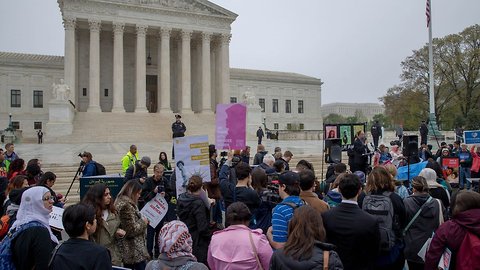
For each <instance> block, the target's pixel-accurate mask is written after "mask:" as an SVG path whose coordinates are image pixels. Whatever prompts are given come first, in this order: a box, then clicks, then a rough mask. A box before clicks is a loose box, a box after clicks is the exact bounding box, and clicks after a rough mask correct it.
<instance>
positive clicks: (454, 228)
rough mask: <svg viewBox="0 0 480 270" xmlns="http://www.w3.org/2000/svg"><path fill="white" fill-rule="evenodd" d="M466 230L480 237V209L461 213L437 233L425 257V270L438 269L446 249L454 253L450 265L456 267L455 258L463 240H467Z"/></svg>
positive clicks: (443, 225) (442, 226) (444, 224)
mask: <svg viewBox="0 0 480 270" xmlns="http://www.w3.org/2000/svg"><path fill="white" fill-rule="evenodd" d="M466 230H468V231H470V232H472V233H474V234H476V235H478V236H480V209H470V210H467V211H464V212H461V213H459V214H457V215H456V216H454V217H453V219H451V220H449V221H447V222H445V223H443V224H442V225H441V226H440V227H439V228H438V229H437V230H436V231H435V236H434V237H433V239H432V243H431V244H430V248H429V249H428V252H427V254H426V256H425V270H428V269H432V270H437V269H438V267H437V265H438V262H439V261H440V257H441V256H442V253H443V251H444V250H445V248H448V249H450V250H451V251H452V261H451V263H450V265H455V258H456V255H457V252H458V250H459V249H460V246H461V244H462V241H463V238H465V234H466ZM477 259H478V258H477Z"/></svg>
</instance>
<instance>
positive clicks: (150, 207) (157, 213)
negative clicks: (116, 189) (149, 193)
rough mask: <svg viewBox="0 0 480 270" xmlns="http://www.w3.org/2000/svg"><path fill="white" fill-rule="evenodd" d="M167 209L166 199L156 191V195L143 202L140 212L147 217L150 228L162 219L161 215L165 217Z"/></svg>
mask: <svg viewBox="0 0 480 270" xmlns="http://www.w3.org/2000/svg"><path fill="white" fill-rule="evenodd" d="M167 211H168V203H167V201H166V200H165V198H164V197H163V196H162V195H160V194H158V193H157V196H155V197H154V198H153V199H151V200H150V201H148V202H147V203H146V204H145V206H144V207H143V208H142V210H140V213H142V215H143V216H144V217H146V218H147V219H148V222H149V223H148V224H149V225H150V226H152V228H155V227H157V225H158V223H160V221H162V219H163V217H165V215H166V214H167Z"/></svg>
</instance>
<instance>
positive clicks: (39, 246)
mask: <svg viewBox="0 0 480 270" xmlns="http://www.w3.org/2000/svg"><path fill="white" fill-rule="evenodd" d="M52 208H53V197H52V196H51V194H50V191H49V190H48V189H47V188H46V187H37V186H35V187H31V188H29V189H27V190H26V191H25V192H23V194H22V199H21V203H20V208H19V209H18V213H17V220H16V221H15V223H13V225H12V228H11V229H10V232H11V233H12V234H13V235H11V234H10V233H9V234H7V236H6V237H15V239H14V240H13V241H12V247H11V248H12V260H13V263H14V265H15V267H16V268H17V269H37V270H41V269H44V270H46V269H48V261H49V259H50V255H51V253H52V251H53V249H54V248H55V246H56V245H57V244H58V239H57V237H55V235H54V234H53V233H52V230H51V229H50V225H49V223H48V220H49V219H50V213H51V212H52ZM17 230H18V231H20V230H21V231H20V233H19V234H18V236H15V233H14V232H15V231H17Z"/></svg>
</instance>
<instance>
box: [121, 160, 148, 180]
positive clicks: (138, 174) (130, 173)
mask: <svg viewBox="0 0 480 270" xmlns="http://www.w3.org/2000/svg"><path fill="white" fill-rule="evenodd" d="M147 177H148V175H147V169H143V168H142V165H140V160H137V161H136V162H135V165H134V166H130V167H128V169H127V171H126V172H125V181H127V180H130V179H140V178H145V179H146V178H147Z"/></svg>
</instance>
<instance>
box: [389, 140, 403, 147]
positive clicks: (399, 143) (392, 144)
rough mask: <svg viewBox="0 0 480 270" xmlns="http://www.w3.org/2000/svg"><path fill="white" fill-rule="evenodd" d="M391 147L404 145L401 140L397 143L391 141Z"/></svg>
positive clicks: (396, 141)
mask: <svg viewBox="0 0 480 270" xmlns="http://www.w3.org/2000/svg"><path fill="white" fill-rule="evenodd" d="M390 145H391V146H394V145H398V146H401V145H402V143H401V142H400V141H399V140H395V141H391V142H390Z"/></svg>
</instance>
